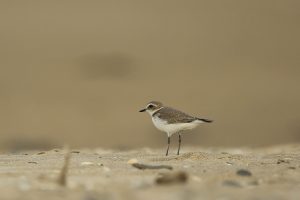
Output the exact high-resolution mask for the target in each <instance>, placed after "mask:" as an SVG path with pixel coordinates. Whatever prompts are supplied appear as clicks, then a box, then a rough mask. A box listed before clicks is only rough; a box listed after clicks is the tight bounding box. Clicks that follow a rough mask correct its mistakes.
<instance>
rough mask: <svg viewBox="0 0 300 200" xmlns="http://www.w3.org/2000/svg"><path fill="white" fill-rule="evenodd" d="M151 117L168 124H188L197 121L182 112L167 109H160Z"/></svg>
mask: <svg viewBox="0 0 300 200" xmlns="http://www.w3.org/2000/svg"><path fill="white" fill-rule="evenodd" d="M153 117H159V118H160V119H162V120H165V121H167V122H168V123H169V124H177V123H189V122H192V121H195V120H196V119H197V118H196V117H192V116H190V115H188V114H186V113H184V112H181V111H179V110H175V109H173V108H169V107H164V108H162V109H160V110H159V111H158V112H156V113H154V114H153Z"/></svg>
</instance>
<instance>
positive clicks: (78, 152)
mask: <svg viewBox="0 0 300 200" xmlns="http://www.w3.org/2000/svg"><path fill="white" fill-rule="evenodd" d="M71 153H80V151H71Z"/></svg>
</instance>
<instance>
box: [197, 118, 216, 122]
mask: <svg viewBox="0 0 300 200" xmlns="http://www.w3.org/2000/svg"><path fill="white" fill-rule="evenodd" d="M197 119H198V120H199V121H202V122H206V123H211V122H213V120H210V119H203V118H197Z"/></svg>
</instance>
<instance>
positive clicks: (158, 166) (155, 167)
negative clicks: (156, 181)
mask: <svg viewBox="0 0 300 200" xmlns="http://www.w3.org/2000/svg"><path fill="white" fill-rule="evenodd" d="M132 166H133V167H135V168H138V169H143V170H144V169H168V170H172V169H173V167H172V166H170V165H147V164H141V163H132Z"/></svg>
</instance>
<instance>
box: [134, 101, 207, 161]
mask: <svg viewBox="0 0 300 200" xmlns="http://www.w3.org/2000/svg"><path fill="white" fill-rule="evenodd" d="M145 111H146V112H147V113H149V115H150V116H151V118H152V122H153V124H154V126H155V127H156V128H157V129H159V130H161V131H163V132H166V133H167V135H168V147H167V152H166V156H167V155H168V154H169V147H170V138H171V136H172V135H173V134H175V133H178V136H179V144H178V150H177V155H179V151H180V145H181V133H182V132H183V131H185V130H190V129H194V128H196V127H197V126H198V125H199V124H201V123H211V122H212V120H209V119H203V118H198V117H192V116H190V115H188V114H186V113H184V112H181V111H179V110H176V109H174V108H170V107H165V106H164V105H163V104H162V103H160V102H158V101H151V102H150V103H148V104H147V106H146V108H144V109H142V110H140V112H145Z"/></svg>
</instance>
